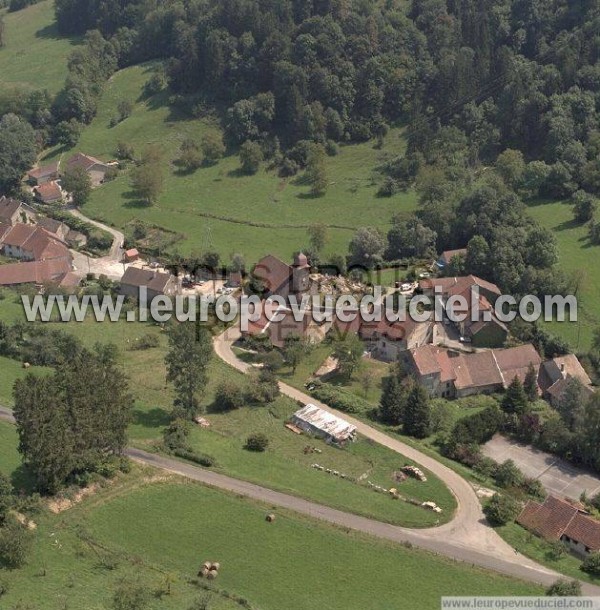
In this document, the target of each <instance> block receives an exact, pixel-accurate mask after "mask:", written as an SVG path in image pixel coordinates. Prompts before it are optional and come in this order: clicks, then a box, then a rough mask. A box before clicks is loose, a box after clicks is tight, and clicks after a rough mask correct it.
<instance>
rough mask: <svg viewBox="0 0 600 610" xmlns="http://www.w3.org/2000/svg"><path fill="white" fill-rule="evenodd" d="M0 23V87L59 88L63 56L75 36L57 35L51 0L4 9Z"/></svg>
mask: <svg viewBox="0 0 600 610" xmlns="http://www.w3.org/2000/svg"><path fill="white" fill-rule="evenodd" d="M4 12H5V11H4ZM4 25H5V39H6V44H5V46H4V47H3V48H1V49H0V87H2V88H3V89H4V88H6V87H14V86H19V87H24V88H29V89H48V91H50V93H56V92H57V91H59V90H60V89H61V88H62V86H63V84H64V81H65V77H66V75H67V56H68V55H69V53H70V52H71V50H72V49H73V45H75V44H77V42H78V39H77V38H61V37H59V35H58V32H57V29H56V25H55V23H54V3H53V2H52V0H44V1H43V2H40V3H38V4H34V5H33V6H29V7H27V8H25V9H23V10H20V11H17V12H15V13H5V15H4Z"/></svg>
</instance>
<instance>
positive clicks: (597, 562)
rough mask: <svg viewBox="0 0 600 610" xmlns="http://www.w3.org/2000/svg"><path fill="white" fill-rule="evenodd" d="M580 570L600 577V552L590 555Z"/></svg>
mask: <svg viewBox="0 0 600 610" xmlns="http://www.w3.org/2000/svg"><path fill="white" fill-rule="evenodd" d="M579 569H580V570H582V571H583V572H586V573H587V574H591V575H592V576H600V552H598V551H596V552H595V553H590V555H588V557H587V558H586V559H585V561H584V562H583V563H582V564H581V566H580V568H579Z"/></svg>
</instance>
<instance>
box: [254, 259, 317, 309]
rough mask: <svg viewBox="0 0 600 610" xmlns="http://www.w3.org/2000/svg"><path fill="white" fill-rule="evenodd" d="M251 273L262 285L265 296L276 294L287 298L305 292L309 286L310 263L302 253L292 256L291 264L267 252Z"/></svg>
mask: <svg viewBox="0 0 600 610" xmlns="http://www.w3.org/2000/svg"><path fill="white" fill-rule="evenodd" d="M252 273H253V275H254V277H255V278H256V279H257V280H259V281H260V282H261V283H262V285H263V286H264V289H265V293H266V295H267V296H271V295H275V294H277V295H279V296H281V297H283V298H287V297H288V296H290V295H292V294H294V295H298V294H302V293H305V292H307V291H308V290H309V288H310V265H309V264H308V259H307V257H306V256H305V255H304V254H302V253H300V254H297V255H296V256H295V257H294V262H293V264H292V265H288V264H286V263H284V262H283V261H281V260H280V259H278V258H277V257H276V256H273V255H272V254H269V255H268V256H265V257H263V258H261V259H260V260H259V261H258V263H256V265H255V267H254V270H253V272H252Z"/></svg>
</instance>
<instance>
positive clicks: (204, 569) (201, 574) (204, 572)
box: [198, 566, 210, 578]
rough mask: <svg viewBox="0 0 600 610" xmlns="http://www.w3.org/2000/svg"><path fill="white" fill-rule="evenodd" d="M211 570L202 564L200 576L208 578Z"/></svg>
mask: <svg viewBox="0 0 600 610" xmlns="http://www.w3.org/2000/svg"><path fill="white" fill-rule="evenodd" d="M209 572H210V570H209V569H208V568H207V567H205V566H202V568H201V569H200V572H198V576H202V578H206V577H207V576H208V573H209Z"/></svg>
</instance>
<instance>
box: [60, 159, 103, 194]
mask: <svg viewBox="0 0 600 610" xmlns="http://www.w3.org/2000/svg"><path fill="white" fill-rule="evenodd" d="M110 167H111V166H110V165H109V164H108V163H104V162H103V161H100V159H96V157H92V156H90V155H86V154H84V153H81V152H78V153H76V154H74V155H73V156H72V157H71V158H70V159H68V160H67V162H66V164H65V169H66V170H72V169H75V168H81V169H83V170H85V171H86V172H87V174H88V176H89V177H90V180H91V182H92V186H98V185H100V184H102V183H103V182H104V177H105V176H106V173H107V172H108V171H109V169H110Z"/></svg>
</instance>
